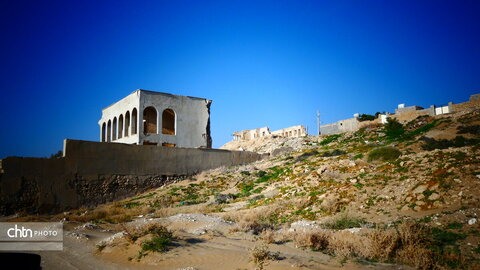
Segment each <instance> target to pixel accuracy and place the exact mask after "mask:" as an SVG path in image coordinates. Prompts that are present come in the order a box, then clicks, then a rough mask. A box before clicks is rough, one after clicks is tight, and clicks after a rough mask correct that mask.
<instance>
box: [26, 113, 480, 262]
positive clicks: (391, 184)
mask: <svg viewBox="0 0 480 270" xmlns="http://www.w3.org/2000/svg"><path fill="white" fill-rule="evenodd" d="M479 142H480V110H473V111H469V112H462V113H455V114H450V115H443V116H440V117H435V118H433V117H428V116H424V117H419V118H417V119H415V120H414V121H411V122H409V123H406V124H403V125H402V124H400V123H398V122H396V121H390V122H389V123H388V124H386V125H385V126H370V127H367V128H364V129H361V130H359V131H357V132H354V133H348V134H339V135H331V136H309V137H303V138H291V139H282V138H270V139H269V138H261V139H259V140H258V141H252V142H231V143H229V144H227V145H226V146H225V148H228V149H238V148H242V149H243V150H250V151H252V150H253V151H258V152H262V153H274V155H272V156H271V157H270V158H266V159H264V160H261V161H258V162H256V163H253V164H249V165H246V166H240V167H232V168H219V169H216V170H212V171H208V172H204V173H201V174H199V175H197V176H195V177H192V178H190V179H187V180H183V181H180V182H177V183H173V184H169V185H166V186H164V187H160V188H158V189H154V190H151V191H149V192H147V193H144V194H141V195H139V196H136V197H134V198H129V199H127V200H123V201H120V202H115V203H111V204H106V205H102V206H99V207H97V208H95V209H78V210H75V211H71V212H68V213H64V214H61V215H57V216H53V217H43V218H45V219H64V220H65V222H66V224H72V225H71V227H72V228H75V227H74V226H73V225H75V226H78V225H79V224H80V225H81V224H83V223H85V222H90V223H94V224H95V226H98V227H95V228H97V230H109V231H110V232H111V233H110V235H109V237H108V238H106V237H104V238H101V239H97V240H96V241H93V240H85V241H87V242H88V241H90V243H91V245H92V246H93V245H94V244H96V246H97V250H98V251H97V255H96V256H98V257H99V258H101V259H102V260H106V261H110V262H115V263H118V264H119V265H121V266H124V267H127V268H128V267H130V268H133V267H149V266H152V267H156V266H163V267H164V268H165V269H251V268H252V267H256V269H337V268H341V267H342V266H344V265H346V266H347V267H348V268H352V269H366V268H369V269H372V268H373V269H409V268H417V269H455V268H460V269H480V264H479V262H480V220H479V218H480V217H479V215H480V209H479V206H480V192H479V191H478V186H479V185H480V166H479V165H480V158H479V156H480V145H479ZM34 218H35V219H38V217H34ZM19 219H23V220H25V219H28V220H29V219H32V217H23V218H19ZM70 233H76V234H74V235H76V236H85V239H88V237H89V234H92V232H91V231H88V230H85V227H81V229H72V230H71V231H70ZM222 265H223V266H222ZM225 265H226V266H225ZM188 267H190V268H188ZM162 269H163V268H162Z"/></svg>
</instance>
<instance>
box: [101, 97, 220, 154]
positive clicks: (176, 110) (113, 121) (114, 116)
mask: <svg viewBox="0 0 480 270" xmlns="http://www.w3.org/2000/svg"><path fill="white" fill-rule="evenodd" d="M211 103H212V101H211V100H208V99H204V98H196V97H189V96H181V95H172V94H168V93H162V92H154V91H148V90H141V89H139V90H136V91H134V92H133V93H132V94H130V95H128V96H127V97H125V98H123V99H121V100H120V101H118V102H116V103H114V104H112V105H110V106H108V107H107V108H105V109H103V110H102V118H101V119H100V120H99V122H98V124H99V126H100V141H101V142H117V143H127V144H147V145H158V146H162V145H163V146H173V147H189V148H211V146H212V138H211V135H210V106H211Z"/></svg>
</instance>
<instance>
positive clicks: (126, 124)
mask: <svg viewBox="0 0 480 270" xmlns="http://www.w3.org/2000/svg"><path fill="white" fill-rule="evenodd" d="M129 131H130V112H129V111H127V112H126V113H125V137H128V132H129Z"/></svg>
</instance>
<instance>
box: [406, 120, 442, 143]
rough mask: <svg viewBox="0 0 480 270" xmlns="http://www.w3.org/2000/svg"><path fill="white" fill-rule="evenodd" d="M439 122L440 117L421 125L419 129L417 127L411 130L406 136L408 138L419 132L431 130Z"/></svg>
mask: <svg viewBox="0 0 480 270" xmlns="http://www.w3.org/2000/svg"><path fill="white" fill-rule="evenodd" d="M437 123H438V119H435V120H434V121H433V122H431V123H428V124H426V125H424V126H421V127H419V128H417V129H415V130H414V131H411V132H409V133H407V135H406V137H407V138H413V137H415V136H417V135H419V134H422V133H425V132H427V131H429V130H431V129H432V128H434V127H435V126H436V125H437Z"/></svg>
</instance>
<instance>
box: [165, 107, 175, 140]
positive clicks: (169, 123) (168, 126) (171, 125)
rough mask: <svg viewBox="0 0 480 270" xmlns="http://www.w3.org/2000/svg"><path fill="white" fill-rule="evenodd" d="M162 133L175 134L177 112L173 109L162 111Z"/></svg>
mask: <svg viewBox="0 0 480 270" xmlns="http://www.w3.org/2000/svg"><path fill="white" fill-rule="evenodd" d="M162 134H168V135H175V112H174V111H173V110H172V109H166V110H164V111H163V113H162Z"/></svg>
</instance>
